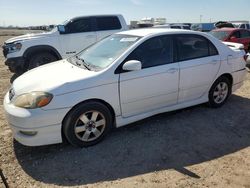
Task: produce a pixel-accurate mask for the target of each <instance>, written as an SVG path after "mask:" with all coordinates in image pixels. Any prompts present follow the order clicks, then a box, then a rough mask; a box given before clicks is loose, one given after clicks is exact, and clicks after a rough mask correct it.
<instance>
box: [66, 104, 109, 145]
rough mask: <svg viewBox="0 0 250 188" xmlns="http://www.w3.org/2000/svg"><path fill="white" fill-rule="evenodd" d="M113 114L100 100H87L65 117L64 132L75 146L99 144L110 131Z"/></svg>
mask: <svg viewBox="0 0 250 188" xmlns="http://www.w3.org/2000/svg"><path fill="white" fill-rule="evenodd" d="M111 127H112V115H111V113H110V111H109V109H108V108H107V107H106V106H105V105H103V104H102V103H99V102H87V103H83V104H80V105H79V106H77V107H75V108H74V109H73V110H72V111H71V112H70V113H69V114H68V115H67V116H66V118H65V121H64V123H63V133H64V135H65V137H66V138H67V140H68V141H69V142H70V143H71V144H72V145H74V146H79V147H86V146H91V145H94V144H97V143H98V142H100V141H101V140H102V139H103V138H104V136H105V135H106V134H107V133H108V132H109V131H110V129H111Z"/></svg>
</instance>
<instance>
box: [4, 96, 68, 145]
mask: <svg viewBox="0 0 250 188" xmlns="http://www.w3.org/2000/svg"><path fill="white" fill-rule="evenodd" d="M4 110H5V114H6V119H7V121H8V122H9V125H10V127H11V129H12V132H13V137H14V138H15V139H16V140H17V141H18V142H20V143H21V144H23V145H27V146H41V145H48V144H56V143H61V142H62V135H61V127H62V120H63V118H64V117H65V115H66V114H67V112H68V111H69V109H57V110H43V109H32V110H30V109H24V108H19V107H16V106H14V105H13V104H11V103H10V101H9V93H7V94H6V95H5V98H4ZM27 131H32V132H36V134H35V135H32V136H30V135H26V134H23V132H27Z"/></svg>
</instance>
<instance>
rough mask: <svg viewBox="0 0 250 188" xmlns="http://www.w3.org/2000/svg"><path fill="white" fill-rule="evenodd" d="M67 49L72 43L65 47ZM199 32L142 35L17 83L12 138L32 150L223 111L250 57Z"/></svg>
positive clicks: (95, 48) (11, 104)
mask: <svg viewBox="0 0 250 188" xmlns="http://www.w3.org/2000/svg"><path fill="white" fill-rule="evenodd" d="M65 45H66V44H65ZM230 46H233V47H232V49H230V48H229V47H228V46H226V45H225V44H223V43H222V42H220V41H219V40H217V39H215V38H213V37H212V36H210V35H208V34H206V33H201V32H194V31H185V30H173V29H171V30H169V29H139V30H130V31H125V32H121V33H118V34H114V35H111V36H109V37H107V38H105V39H104V40H102V41H100V42H98V43H96V44H94V45H92V46H90V47H89V48H87V49H85V50H83V51H82V52H81V53H79V54H78V55H77V56H74V57H71V58H68V59H65V60H61V61H58V62H54V63H51V64H48V65H44V66H41V67H39V68H36V69H34V70H31V71H29V72H27V73H25V74H23V75H22V76H20V77H19V78H17V79H16V80H15V81H14V83H13V85H12V87H11V89H10V90H9V92H8V93H7V94H6V96H5V99H4V109H5V112H6V117H7V120H8V122H9V124H10V126H11V128H12V131H13V135H14V138H15V139H16V140H17V141H19V142H20V143H22V144H24V145H28V146H38V145H46V144H55V143H60V142H62V140H63V139H62V138H63V137H65V138H66V139H67V140H68V141H69V142H70V143H71V144H73V145H75V146H80V147H83V146H90V145H93V144H96V143H98V142H99V141H101V140H102V139H103V138H104V136H105V135H106V134H107V133H108V132H109V131H110V130H111V128H112V127H121V126H123V125H126V124H129V123H132V122H135V121H138V120H141V119H143V118H146V117H149V116H152V115H155V114H158V113H162V112H167V111H171V110H176V109H180V108H185V107H188V106H193V105H197V104H201V103H208V104H209V105H210V106H211V107H220V106H222V105H223V104H224V103H225V102H226V100H227V99H228V97H229V96H230V94H231V93H232V92H234V91H235V90H236V89H238V88H239V87H240V86H241V85H242V84H243V80H244V76H245V74H246V69H245V66H246V62H245V60H244V52H242V51H241V50H240V49H238V48H237V45H235V46H234V44H232V43H231V44H230Z"/></svg>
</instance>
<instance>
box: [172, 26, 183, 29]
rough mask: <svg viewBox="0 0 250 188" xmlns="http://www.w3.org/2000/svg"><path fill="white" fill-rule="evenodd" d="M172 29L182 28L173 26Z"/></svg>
mask: <svg viewBox="0 0 250 188" xmlns="http://www.w3.org/2000/svg"><path fill="white" fill-rule="evenodd" d="M171 28H172V29H181V26H171Z"/></svg>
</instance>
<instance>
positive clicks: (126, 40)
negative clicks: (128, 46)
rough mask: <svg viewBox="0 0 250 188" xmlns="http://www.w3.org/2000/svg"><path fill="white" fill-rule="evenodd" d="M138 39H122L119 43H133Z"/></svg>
mask: <svg viewBox="0 0 250 188" xmlns="http://www.w3.org/2000/svg"><path fill="white" fill-rule="evenodd" d="M137 39H138V37H129V38H122V39H121V40H120V42H134V41H136V40H137Z"/></svg>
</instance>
